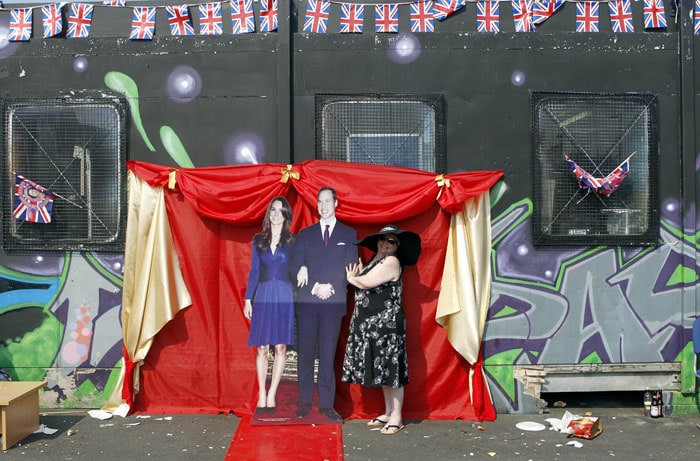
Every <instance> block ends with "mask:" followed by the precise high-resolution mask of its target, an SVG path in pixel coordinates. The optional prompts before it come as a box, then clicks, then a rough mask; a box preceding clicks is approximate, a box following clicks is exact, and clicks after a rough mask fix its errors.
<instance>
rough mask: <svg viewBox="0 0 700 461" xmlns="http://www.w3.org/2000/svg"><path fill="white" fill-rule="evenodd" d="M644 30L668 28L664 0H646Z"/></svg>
mask: <svg viewBox="0 0 700 461" xmlns="http://www.w3.org/2000/svg"><path fill="white" fill-rule="evenodd" d="M644 28H645V29H665V28H666V11H664V2H663V0H644Z"/></svg>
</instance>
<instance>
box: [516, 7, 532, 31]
mask: <svg viewBox="0 0 700 461" xmlns="http://www.w3.org/2000/svg"><path fill="white" fill-rule="evenodd" d="M511 5H512V6H513V22H514V23H515V31H516V32H534V31H535V25H534V24H533V23H532V0H511Z"/></svg>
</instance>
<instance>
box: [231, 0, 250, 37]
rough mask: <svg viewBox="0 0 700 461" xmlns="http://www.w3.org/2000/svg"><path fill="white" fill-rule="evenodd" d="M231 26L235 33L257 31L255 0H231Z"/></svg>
mask: <svg viewBox="0 0 700 461" xmlns="http://www.w3.org/2000/svg"><path fill="white" fill-rule="evenodd" d="M231 28H232V32H233V33H234V34H248V33H250V32H255V14H254V13H253V0H231Z"/></svg>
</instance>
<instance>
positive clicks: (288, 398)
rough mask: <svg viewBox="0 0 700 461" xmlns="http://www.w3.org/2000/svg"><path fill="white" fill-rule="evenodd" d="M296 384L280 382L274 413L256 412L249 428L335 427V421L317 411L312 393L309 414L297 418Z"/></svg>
mask: <svg viewBox="0 0 700 461" xmlns="http://www.w3.org/2000/svg"><path fill="white" fill-rule="evenodd" d="M297 395H298V393H297V383H296V382H295V381H289V380H282V382H281V383H280V385H279V388H278V389H277V408H276V409H275V411H274V413H267V412H260V411H256V412H255V414H253V416H252V417H251V418H250V425H251V426H259V425H262V426H286V425H295V426H296V425H311V424H316V425H320V424H330V425H333V426H335V425H336V424H338V423H337V422H335V421H331V420H329V419H328V418H327V417H326V415H324V414H322V413H319V411H318V395H317V394H316V392H314V399H313V404H312V405H311V412H310V413H309V415H308V416H307V417H306V418H301V419H300V418H297V417H296V411H297V408H299V404H298V401H297V400H298V399H297Z"/></svg>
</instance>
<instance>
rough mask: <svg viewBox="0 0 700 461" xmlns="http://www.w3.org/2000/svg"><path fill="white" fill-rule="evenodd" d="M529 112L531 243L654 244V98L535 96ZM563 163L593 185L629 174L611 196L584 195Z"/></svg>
mask: <svg viewBox="0 0 700 461" xmlns="http://www.w3.org/2000/svg"><path fill="white" fill-rule="evenodd" d="M532 108H533V113H532V117H533V151H534V155H533V160H534V163H533V179H534V187H533V189H534V190H533V192H534V215H533V239H534V243H535V244H536V245H537V244H540V245H547V244H551V245H568V244H586V245H593V244H596V245H597V244H608V245H651V244H654V243H656V240H657V237H658V223H657V219H658V217H657V208H658V207H657V203H656V202H657V196H658V179H657V176H656V175H655V174H652V172H654V171H657V169H656V162H657V159H658V126H659V123H658V107H657V100H656V97H655V96H654V95H649V94H566V93H564V94H562V93H556V94H552V93H534V94H533V103H532ZM565 155H567V156H568V157H570V159H571V160H572V161H573V162H575V164H576V165H578V166H579V167H580V168H581V170H579V173H581V172H582V171H583V172H585V173H589V174H590V175H591V176H592V177H593V178H594V179H593V180H592V183H593V184H599V183H598V182H596V180H600V181H601V183H602V182H604V181H605V179H606V177H608V178H609V179H610V181H612V182H610V181H609V182H610V183H614V182H615V181H616V179H615V177H616V175H615V174H613V175H612V176H609V175H611V173H614V172H617V173H620V172H621V171H624V168H625V166H626V165H627V166H628V167H629V170H628V174H627V176H626V177H624V179H622V181H621V182H619V186H618V187H617V189H615V190H614V192H612V193H610V194H609V196H606V193H607V191H606V190H605V189H599V191H598V192H596V191H595V190H593V191H590V192H589V193H588V194H586V190H585V189H582V188H581V187H580V184H579V180H578V179H577V176H576V175H575V173H574V171H573V169H572V168H574V167H575V165H573V164H569V163H568V162H567V161H566V158H565ZM630 155H631V157H630ZM628 158H629V161H628V162H627V163H626V162H625V160H626V159H628ZM618 167H621V170H616V169H617V168H618ZM584 178H585V176H584ZM594 189H595V188H594Z"/></svg>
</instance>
